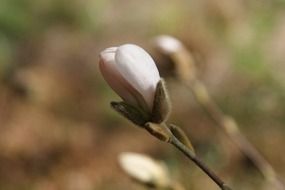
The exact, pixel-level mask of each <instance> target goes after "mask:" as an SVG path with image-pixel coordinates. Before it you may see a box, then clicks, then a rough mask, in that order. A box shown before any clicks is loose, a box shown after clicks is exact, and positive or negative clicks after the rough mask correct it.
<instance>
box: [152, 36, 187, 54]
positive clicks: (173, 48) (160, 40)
mask: <svg viewBox="0 0 285 190" xmlns="http://www.w3.org/2000/svg"><path fill="white" fill-rule="evenodd" d="M154 43H155V45H156V46H157V47H158V48H159V49H160V50H161V51H162V52H164V53H166V54H170V53H176V52H178V51H180V50H181V49H182V48H184V47H183V44H182V43H181V42H180V41H179V40H178V39H176V38H174V37H172V36H168V35H161V36H158V37H156V38H155V39H154Z"/></svg>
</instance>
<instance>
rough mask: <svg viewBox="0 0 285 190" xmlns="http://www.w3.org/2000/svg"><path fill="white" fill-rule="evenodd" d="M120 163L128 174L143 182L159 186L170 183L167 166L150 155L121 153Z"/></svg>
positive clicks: (165, 185)
mask: <svg viewBox="0 0 285 190" xmlns="http://www.w3.org/2000/svg"><path fill="white" fill-rule="evenodd" d="M119 164H120V166H121V167H122V169H123V170H124V171H125V172H126V173H127V174H128V175H130V176H131V177H132V178H134V179H136V180H138V181H140V182H141V183H145V184H152V185H155V186H159V187H167V186H169V185H170V182H171V179H170V177H169V172H168V169H167V167H166V166H165V165H164V164H163V163H161V162H159V161H156V160H154V159H152V158H150V157H149V156H146V155H143V154H138V153H132V152H125V153H121V154H120V156H119Z"/></svg>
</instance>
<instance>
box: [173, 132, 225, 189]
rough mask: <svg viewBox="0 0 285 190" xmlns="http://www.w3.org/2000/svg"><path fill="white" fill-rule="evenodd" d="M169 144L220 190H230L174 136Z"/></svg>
mask: <svg viewBox="0 0 285 190" xmlns="http://www.w3.org/2000/svg"><path fill="white" fill-rule="evenodd" d="M170 143H171V144H172V145H174V146H175V147H176V148H177V149H179V150H180V151H181V152H183V153H184V154H185V155H186V156H187V157H188V158H189V159H191V160H192V161H193V162H194V163H195V164H196V165H197V166H198V167H199V168H201V170H203V171H204V172H205V173H206V174H207V175H208V176H209V177H210V178H211V179H212V180H213V181H214V182H215V183H216V184H217V185H218V186H219V187H220V188H221V189H222V190H230V188H229V187H228V186H227V185H226V184H225V183H224V182H223V181H222V180H221V178H220V177H218V176H217V175H216V174H215V172H213V171H212V170H211V169H210V168H209V167H208V166H206V164H205V163H204V162H202V160H200V159H199V158H198V157H197V156H196V155H195V154H194V153H193V152H192V151H191V150H190V149H189V148H188V147H186V146H185V145H184V144H182V143H181V142H180V141H179V140H178V139H177V138H176V137H175V136H172V137H171V140H170Z"/></svg>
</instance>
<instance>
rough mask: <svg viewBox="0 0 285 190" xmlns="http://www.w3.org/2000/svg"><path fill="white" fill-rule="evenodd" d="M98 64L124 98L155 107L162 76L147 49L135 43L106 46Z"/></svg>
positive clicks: (112, 85)
mask: <svg viewBox="0 0 285 190" xmlns="http://www.w3.org/2000/svg"><path fill="white" fill-rule="evenodd" d="M99 64H100V70H101V72H102V75H103V76H104V78H105V80H106V81H107V82H108V83H109V85H110V86H111V87H112V89H113V90H114V91H115V92H116V93H117V94H118V95H119V96H121V98H122V99H123V100H124V101H126V102H127V103H130V104H132V105H135V106H141V107H143V108H145V107H147V109H148V111H151V110H152V106H153V99H154V94H155V91H156V86H157V83H158V82H159V80H160V76H159V72H158V70H157V67H156V65H155V63H154V61H153V59H152V58H151V57H150V55H149V54H148V53H147V52H146V51H145V50H143V49H142V48H140V47H138V46H136V45H132V44H126V45H122V46H119V47H112V48H107V49H105V50H104V51H102V52H101V54H100V63H99Z"/></svg>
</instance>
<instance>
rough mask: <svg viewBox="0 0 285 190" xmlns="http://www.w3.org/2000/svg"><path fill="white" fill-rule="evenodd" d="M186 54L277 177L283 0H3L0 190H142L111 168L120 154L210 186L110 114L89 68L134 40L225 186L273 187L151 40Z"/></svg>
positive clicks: (110, 95) (283, 89)
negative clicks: (169, 39) (150, 160)
mask: <svg viewBox="0 0 285 190" xmlns="http://www.w3.org/2000/svg"><path fill="white" fill-rule="evenodd" d="M160 34H171V35H174V36H176V37H178V38H179V39H181V40H182V41H183V42H184V43H185V44H186V46H187V47H188V48H189V49H190V50H191V51H192V52H193V54H194V56H195V58H196V60H197V63H198V68H199V75H200V78H201V79H202V80H203V81H204V82H205V83H206V85H207V87H208V88H209V91H210V93H211V95H212V96H213V97H214V99H215V100H216V102H217V103H218V105H219V106H220V107H221V109H222V110H223V111H225V112H226V113H228V114H231V115H233V116H234V117H235V118H236V119H237V120H238V122H239V123H240V125H241V127H242V128H241V130H242V131H243V132H244V134H245V135H246V136H247V137H248V138H249V139H250V141H251V142H252V143H253V144H254V145H255V146H256V147H257V148H258V149H259V150H260V152H262V154H263V155H264V156H265V157H266V158H267V159H268V160H269V162H270V163H272V165H273V167H274V168H276V170H277V172H279V174H280V175H281V177H283V179H284V178H285V153H284V143H285V139H284V138H285V128H284V124H285V82H284V81H285V78H284V76H285V75H284V72H285V62H284V61H285V1H284V0H271V1H265V0H200V1H182V0H177V1H165V0H152V1H143V0H140V1H131V0H118V1H114V0H113V1H111V0H85V1H82V0H72V1H70V0H39V1H33V0H1V2H0V189H1V190H2V189H3V190H14V189H21V190H24V189H27V190H57V189H58V190H59V189H60V190H92V189H96V190H97V189H98V190H105V189H106V190H114V189H116V190H117V189H118V190H120V189H138V190H141V189H144V188H143V187H141V186H140V185H137V184H135V183H133V182H132V181H131V180H129V178H128V177H127V176H126V175H125V174H124V173H123V172H122V170H121V169H120V168H119V167H118V164H117V155H118V154H119V153H120V152H124V151H134V152H140V153H146V154H149V155H151V156H152V157H154V158H157V159H161V160H164V161H165V162H166V163H167V165H168V166H169V168H170V171H171V173H172V175H173V177H174V178H175V179H178V180H179V181H181V182H182V183H183V184H184V185H185V186H186V187H187V188H188V189H191V190H198V189H207V190H208V189H209V190H210V189H213V190H214V189H218V188H217V187H216V185H215V184H213V182H212V181H211V180H210V179H208V178H207V177H206V176H205V174H204V173H202V172H201V171H200V169H198V168H197V167H196V166H195V165H193V164H192V163H191V162H189V161H188V160H186V159H185V158H184V157H183V156H182V155H181V153H179V152H178V151H176V150H174V148H173V147H170V146H168V145H167V144H163V143H161V142H159V141H158V140H156V139H153V137H151V136H150V135H148V134H147V133H146V132H145V131H143V130H141V129H139V128H137V127H135V126H134V125H133V124H131V123H129V122H128V121H126V120H124V119H122V118H121V117H120V116H118V115H117V114H116V113H115V112H113V111H112V110H111V109H110V106H109V102H110V101H111V100H118V99H119V98H118V96H117V95H116V94H115V93H114V92H112V91H111V90H110V88H109V87H108V86H107V84H106V83H105V81H103V79H102V76H101V75H100V73H99V71H98V54H99V52H100V51H101V50H102V49H104V48H107V47H110V46H114V45H120V44H124V43H135V44H138V45H140V46H142V47H144V48H145V49H147V50H148V52H150V53H151V54H152V55H153V57H154V59H155V60H156V61H157V64H158V65H159V68H160V69H161V74H162V76H163V77H165V78H166V81H167V83H168V87H169V91H170V94H171V99H172V101H173V113H172V115H171V119H170V120H171V121H173V122H174V123H177V124H179V125H181V126H183V128H184V129H185V130H186V131H187V133H188V135H189V137H190V138H191V139H192V141H193V144H194V146H195V147H196V151H197V153H198V154H199V155H200V157H201V158H203V160H204V161H205V162H206V163H208V164H209V165H210V167H211V168H213V169H215V171H217V172H218V173H219V175H220V176H222V178H224V179H225V181H227V182H229V183H230V184H231V186H232V187H234V189H243V190H247V189H268V190H269V189H271V188H270V187H268V186H266V185H265V183H264V180H263V177H262V176H261V174H260V173H259V172H258V171H257V170H256V169H255V168H254V167H253V165H252V164H251V163H250V162H249V161H248V160H246V159H245V158H244V157H243V155H242V154H241V153H240V152H239V150H238V149H237V147H236V146H235V145H234V144H232V143H231V141H230V140H229V139H228V138H227V137H226V136H225V135H224V134H223V132H221V131H220V130H219V129H218V128H216V127H215V124H213V122H212V121H211V120H210V119H209V118H208V117H207V115H206V114H205V113H204V112H203V110H202V109H201V108H200V107H199V105H197V103H196V102H195V101H194V99H193V97H192V95H191V93H190V92H189V91H188V90H187V89H186V88H185V87H183V86H182V85H181V84H180V83H179V82H177V81H176V80H175V78H174V76H172V75H171V74H172V73H173V71H172V70H171V66H169V65H168V64H171V63H170V61H169V59H167V58H166V57H163V56H162V55H161V54H159V53H158V52H157V51H155V50H154V48H153V47H152V38H153V37H155V36H157V35H160Z"/></svg>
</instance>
